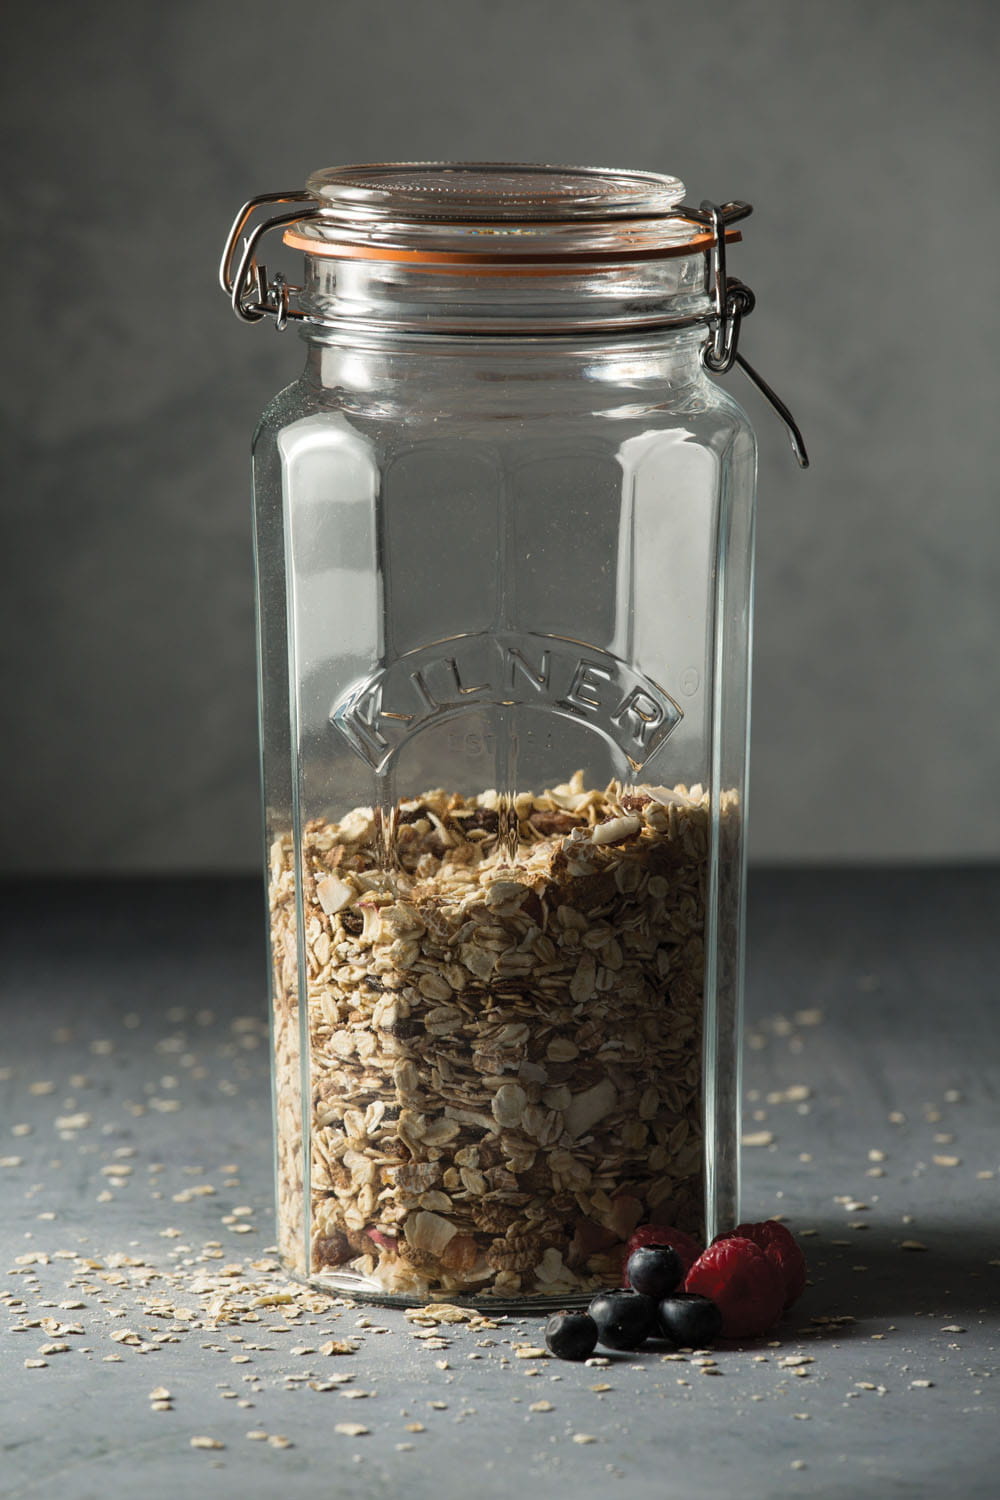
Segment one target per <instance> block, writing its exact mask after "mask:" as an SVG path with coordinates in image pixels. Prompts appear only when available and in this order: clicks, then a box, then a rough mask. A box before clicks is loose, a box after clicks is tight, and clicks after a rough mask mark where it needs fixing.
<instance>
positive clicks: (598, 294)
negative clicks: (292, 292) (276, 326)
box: [301, 253, 711, 338]
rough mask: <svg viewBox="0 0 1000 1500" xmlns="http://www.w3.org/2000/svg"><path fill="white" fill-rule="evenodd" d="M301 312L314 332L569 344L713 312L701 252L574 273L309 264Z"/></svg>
mask: <svg viewBox="0 0 1000 1500" xmlns="http://www.w3.org/2000/svg"><path fill="white" fill-rule="evenodd" d="M305 259H306V274H305V284H304V287H303V289H302V295H301V305H302V307H303V310H304V311H305V313H306V316H307V319H308V320H309V323H310V325H311V326H312V327H313V328H317V327H318V328H320V329H327V330H337V329H342V328H350V329H352V330H353V331H354V332H355V333H357V332H358V331H361V330H365V331H368V332H371V333H389V334H406V333H411V334H412V333H419V334H421V335H423V336H426V335H427V334H441V335H449V334H452V335H453V334H461V335H470V334H471V335H475V336H478V337H483V338H497V337H500V336H503V337H507V338H509V337H522V336H523V337H532V338H534V337H544V336H548V335H553V336H560V337H566V336H570V335H573V334H590V335H599V334H609V335H610V334H614V335H625V334H628V333H631V332H637V333H638V332H645V331H651V330H653V329H664V328H667V327H670V328H678V327H683V326H684V325H685V323H686V324H688V325H692V324H693V325H694V326H696V327H702V328H703V325H701V324H700V322H699V321H698V320H700V319H701V318H702V317H703V316H704V314H705V313H707V312H708V311H709V309H710V306H711V299H710V297H709V294H708V287H707V283H706V274H707V272H706V261H705V257H704V255H703V254H701V253H696V254H693V255H692V254H688V255H664V256H663V257H662V258H658V259H650V260H641V261H635V260H633V261H629V262H618V263H606V262H605V263H602V262H600V261H597V262H594V263H591V264H588V265H573V266H565V265H564V266H532V267H521V268H519V269H511V268H506V267H502V266H500V265H491V266H487V267H483V266H477V267H468V266H466V267H464V268H463V267H460V266H445V265H441V264H431V263H427V264H422V265H415V264H413V263H412V262H400V261H393V260H376V259H364V258H337V257H333V256H326V255H307V256H306V258H305Z"/></svg>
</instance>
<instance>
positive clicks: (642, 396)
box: [253, 375, 754, 454]
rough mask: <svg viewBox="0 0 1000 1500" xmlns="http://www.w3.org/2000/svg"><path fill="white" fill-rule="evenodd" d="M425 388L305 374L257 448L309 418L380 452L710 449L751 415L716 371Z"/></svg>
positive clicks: (269, 417)
mask: <svg viewBox="0 0 1000 1500" xmlns="http://www.w3.org/2000/svg"><path fill="white" fill-rule="evenodd" d="M426 397H427V393H426V392H410V393H409V399H407V397H406V396H405V395H400V394H399V393H393V392H389V391H386V390H379V389H375V390H372V389H370V388H369V389H366V390H364V391H357V390H351V389H349V388H345V387H328V386H323V385H320V384H317V382H316V381H315V380H310V379H309V378H307V377H306V376H305V375H303V376H301V377H300V378H299V379H297V380H294V381H292V382H291V383H290V384H289V385H287V386H285V387H284V388H283V389H282V390H280V391H278V392H277V393H276V395H275V396H273V397H272V399H271V400H270V401H269V402H268V404H267V406H266V407H265V408H264V411H263V412H262V413H261V416H260V419H259V421H258V424H257V428H256V431H255V434H254V440H253V445H254V449H255V451H256V450H257V449H258V448H259V447H260V446H261V445H265V446H266V445H267V444H269V443H274V442H276V441H277V440H278V438H279V437H280V436H281V434H282V433H285V432H287V431H288V430H289V429H291V428H293V427H295V426H296V425H297V424H300V423H303V422H308V423H309V427H310V429H312V434H313V435H315V433H316V432H317V431H318V430H321V429H322V427H323V426H324V425H326V426H329V428H330V429H331V435H332V434H333V433H334V432H336V433H337V434H338V440H341V439H342V437H343V434H344V433H345V431H350V430H353V431H354V432H355V433H356V434H357V435H358V436H359V437H362V438H364V439H367V440H370V441H374V442H375V444H376V447H377V448H378V449H379V450H381V452H382V453H383V454H391V452H392V451H393V450H395V449H397V448H400V447H403V448H410V447H412V446H413V445H414V444H423V443H433V444H435V445H436V446H437V445H444V444H448V443H456V444H464V443H468V442H476V443H485V444H487V445H488V446H499V447H506V446H507V445H508V444H510V443H516V444H521V445H523V444H525V443H529V444H531V445H534V444H535V443H539V442H540V443H542V444H543V445H547V444H549V443H550V442H551V443H552V444H555V445H558V446H562V445H563V444H566V443H570V444H572V443H574V442H579V441H583V442H585V443H586V444H587V445H588V446H590V445H592V444H596V445H599V446H602V447H607V448H611V449H614V448H617V447H619V446H620V445H621V444H623V443H626V442H628V441H631V440H634V439H636V438H642V439H643V440H644V441H645V442H647V443H649V444H650V445H651V446H655V445H657V443H658V442H659V441H664V442H675V441H677V439H678V438H681V439H682V440H683V441H684V442H685V443H688V444H691V445H694V446H696V447H705V448H710V449H712V450H713V451H714V452H716V453H720V452H723V451H726V450H728V449H730V448H733V449H746V448H750V449H751V450H752V449H753V448H754V434H753V428H752V425H751V423H750V419H749V417H748V416H747V414H746V412H745V411H744V410H743V408H742V406H740V404H739V403H738V402H737V401H736V400H734V399H733V397H732V396H731V395H730V394H729V392H728V391H727V390H725V389H723V387H721V386H720V385H719V384H717V383H716V381H715V380H712V379H709V378H708V377H705V378H703V379H699V380H697V381H693V382H691V383H690V384H688V385H686V386H685V387H684V388H683V389H681V390H676V389H673V388H671V387H669V386H664V387H660V388H657V387H656V386H655V385H654V386H652V387H648V386H647V387H646V388H645V389H642V390H634V389H630V388H628V387H621V388H617V389H615V388H612V389H609V388H607V387H603V388H601V389H599V390H593V389H591V390H590V391H589V392H588V399H587V400H585V401H581V400H580V398H579V393H578V392H574V393H573V394H572V395H569V393H567V392H566V391H565V390H563V391H559V390H554V389H549V390H539V389H538V388H537V387H536V388H534V389H533V390H531V391H530V392H528V393H526V395H525V397H524V399H523V400H522V399H520V398H519V396H518V395H517V394H515V393H514V392H513V391H512V390H510V389H508V390H507V391H506V392H493V393H491V399H488V400H484V399H483V396H482V393H480V392H474V393H470V392H469V391H462V390H459V391H456V392H453V393H451V395H450V397H449V398H448V399H444V400H430V401H429V400H427V399H426Z"/></svg>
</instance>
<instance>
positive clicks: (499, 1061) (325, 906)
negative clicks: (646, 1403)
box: [270, 773, 739, 1300]
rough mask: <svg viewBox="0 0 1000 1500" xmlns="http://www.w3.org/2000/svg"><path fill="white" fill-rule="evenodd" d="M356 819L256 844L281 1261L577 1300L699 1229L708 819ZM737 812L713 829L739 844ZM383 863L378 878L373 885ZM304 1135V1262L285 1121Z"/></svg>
mask: <svg viewBox="0 0 1000 1500" xmlns="http://www.w3.org/2000/svg"><path fill="white" fill-rule="evenodd" d="M497 806H498V798H497V794H496V793H495V792H484V793H482V794H480V795H479V796H478V797H463V796H460V795H459V794H457V793H449V792H447V791H443V790H433V791H429V792H427V793H426V794H425V795H423V796H421V797H419V798H415V799H413V800H411V801H407V802H403V803H401V804H400V806H399V809H398V813H397V815H396V816H397V817H398V822H397V824H396V826H395V829H394V842H395V857H394V860H393V861H392V862H387V861H383V862H382V863H380V861H379V857H378V854H377V846H376V834H377V828H378V820H377V819H376V817H375V815H374V814H373V812H372V811H371V809H367V808H359V809H355V810H354V811H352V812H351V813H348V814H347V815H346V816H345V817H344V818H342V819H341V820H340V822H339V823H334V822H326V821H322V820H317V821H314V822H312V823H310V824H308V825H307V826H306V828H305V830H304V834H303V838H302V848H301V859H302V866H303V868H302V871H301V921H302V924H303V933H302V937H303V944H302V946H303V950H304V959H305V970H306V980H307V994H306V1005H307V1023H308V1024H307V1028H306V1029H307V1031H308V1046H309V1059H308V1061H309V1073H308V1077H309V1080H310V1085H309V1086H310V1092H311V1099H310V1102H309V1104H308V1106H307V1110H304V1109H303V1107H302V1096H301V1088H302V1084H301V1082H300V1077H301V1070H300V1040H299V1038H300V1024H299V955H298V949H299V942H298V929H297V912H296V872H295V854H294V848H293V840H292V838H291V837H290V836H286V837H282V838H279V839H277V840H276V841H275V842H274V844H273V846H272V849H271V859H270V877H271V878H270V905H271V921H272V954H273V970H274V986H273V988H274V1011H275V1015H274V1046H275V1085H276V1095H277V1099H278V1136H279V1139H278V1177H279V1220H280V1224H279V1236H280V1244H281V1248H282V1252H283V1254H284V1257H285V1260H286V1263H287V1264H289V1265H290V1266H291V1267H292V1268H294V1269H296V1270H298V1271H300V1272H302V1273H306V1274H310V1275H313V1276H319V1277H321V1278H324V1277H330V1276H333V1275H335V1276H336V1278H337V1282H336V1284H343V1282H344V1280H345V1278H347V1279H353V1284H354V1285H356V1286H357V1288H358V1290H361V1291H363V1290H367V1291H369V1292H371V1293H373V1294H391V1295H399V1296H403V1297H404V1298H414V1299H419V1300H426V1299H427V1298H428V1297H429V1296H430V1297H433V1296H441V1295H442V1294H454V1295H463V1296H467V1297H468V1296H475V1297H484V1298H489V1297H491V1296H492V1297H496V1296H498V1295H500V1296H506V1297H509V1296H514V1297H521V1296H523V1297H532V1296H535V1297H566V1296H572V1295H584V1294H586V1293H587V1292H589V1291H591V1290H593V1289H595V1288H596V1287H598V1286H599V1285H601V1284H602V1282H603V1281H604V1280H606V1278H607V1275H608V1267H609V1265H610V1264H611V1262H612V1261H613V1260H614V1256H615V1253H616V1246H619V1247H620V1244H621V1242H623V1241H624V1240H625V1239H626V1238H627V1236H628V1234H629V1233H630V1232H631V1230H632V1228H633V1227H634V1226H635V1224H636V1223H638V1222H639V1221H640V1220H641V1219H643V1218H644V1217H648V1216H649V1215H650V1214H652V1213H655V1214H656V1215H658V1216H663V1215H669V1219H670V1222H672V1223H674V1224H677V1225H678V1227H680V1228H684V1229H686V1230H688V1231H689V1232H694V1233H697V1232H699V1231H700V1229H701V1220H702V1205H703V1176H702V1174H703V1146H702V1142H703V1122H702V1099H701V1049H702V1031H703V1010H704V952H705V947H704V945H705V911H706V899H707V897H706V889H707V864H708V851H709V801H708V796H707V794H706V793H705V792H704V791H703V789H702V788H701V787H694V788H692V789H691V790H690V791H689V790H688V789H687V788H686V787H675V788H669V789H667V788H661V787H657V788H644V787H639V788H635V787H632V788H629V789H628V792H627V793H626V792H625V790H624V788H623V787H622V786H621V785H620V784H619V783H614V782H613V783H612V784H611V785H610V786H609V787H608V788H606V790H604V791H603V792H601V791H596V790H587V789H585V788H584V786H583V781H582V776H580V774H579V773H578V774H577V775H576V776H574V777H573V778H572V779H571V781H570V782H568V783H566V784H564V785H562V786H557V787H555V788H553V789H551V790H549V791H546V792H544V793H542V794H541V795H537V796H533V795H526V794H524V795H519V796H518V798H517V799H516V802H515V810H516V814H517V819H518V827H517V832H518V839H517V845H516V850H514V851H513V852H511V850H510V849H509V848H508V847H507V845H506V844H504V843H502V841H501V839H500V836H499V833H498V826H499V818H498V815H497V811H496V809H497ZM738 814H739V809H738V804H737V800H736V798H735V796H729V795H727V796H724V797H723V799H722V821H723V825H724V831H725V827H726V825H729V826H730V827H733V826H735V824H734V820H735V819H736V818H737V817H738ZM390 864H391V868H390V867H389V865H390ZM306 1114H307V1115H308V1120H309V1125H308V1130H309V1141H308V1146H309V1153H308V1157H309V1174H310V1175H309V1190H310V1191H309V1209H310V1222H311V1232H312V1239H311V1245H310V1246H309V1247H308V1250H307V1247H306V1245H305V1231H304V1223H305V1213H304V1210H305V1203H304V1193H305V1177H304V1172H305V1161H306V1152H305V1151H304V1145H305V1144H306V1143H305V1142H304V1140H303V1117H304V1115H306Z"/></svg>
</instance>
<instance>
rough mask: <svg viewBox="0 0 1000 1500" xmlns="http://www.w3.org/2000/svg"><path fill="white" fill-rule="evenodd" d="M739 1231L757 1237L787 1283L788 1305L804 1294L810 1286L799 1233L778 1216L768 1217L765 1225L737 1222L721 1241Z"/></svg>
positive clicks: (744, 1237) (757, 1240)
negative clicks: (778, 1220) (776, 1217)
mask: <svg viewBox="0 0 1000 1500" xmlns="http://www.w3.org/2000/svg"><path fill="white" fill-rule="evenodd" d="M734 1234H738V1235H739V1236H740V1237H741V1238H742V1239H745V1240H753V1242H754V1244H755V1245H757V1246H759V1248H760V1249H761V1250H763V1252H764V1254H765V1255H766V1256H767V1258H768V1260H769V1261H771V1263H772V1264H773V1265H774V1266H775V1267H776V1269H777V1270H778V1272H779V1274H780V1276H781V1279H782V1281H783V1282H784V1286H785V1306H786V1307H791V1305H792V1303H793V1302H797V1301H798V1300H799V1298H800V1297H801V1296H802V1293H803V1292H804V1290H805V1285H806V1258H805V1256H804V1255H803V1254H802V1251H801V1250H800V1249H799V1246H798V1243H797V1241H796V1239H795V1236H794V1235H793V1234H792V1233H791V1232H790V1231H789V1230H787V1229H786V1228H785V1226H784V1224H778V1223H777V1222H776V1221H775V1220H774V1219H765V1220H764V1222H763V1223H761V1224H737V1226H736V1228H735V1229H733V1230H731V1231H730V1233H729V1234H719V1235H716V1237H715V1241H714V1243H715V1244H718V1243H719V1241H720V1240H726V1239H731V1238H732V1236H733V1235H734Z"/></svg>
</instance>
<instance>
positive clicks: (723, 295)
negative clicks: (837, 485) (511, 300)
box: [219, 188, 809, 469]
mask: <svg viewBox="0 0 1000 1500" xmlns="http://www.w3.org/2000/svg"><path fill="white" fill-rule="evenodd" d="M280 203H295V204H306V203H311V204H313V205H314V206H313V207H312V208H294V209H290V210H288V211H286V212H284V213H279V214H275V215H273V216H272V217H271V218H269V219H262V220H259V221H258V223H257V224H256V225H255V226H254V228H253V229H252V230H250V232H249V233H248V234H246V237H245V238H244V240H243V248H242V251H241V252H240V253H239V258H238V260H237V250H238V246H239V241H240V236H241V235H243V234H244V231H245V230H246V229H247V226H248V225H249V223H250V220H251V219H252V218H253V216H254V214H255V213H256V212H257V210H258V209H259V208H263V207H264V205H265V204H268V205H270V204H280ZM315 204H316V200H315V198H314V197H313V195H312V194H311V193H307V192H305V191H303V190H302V189H300V188H299V189H295V190H293V191H292V192H287V193H260V194H258V196H257V197H256V198H251V199H249V200H248V202H246V203H245V204H244V205H243V207H242V208H241V209H240V211H239V213H238V214H237V215H236V218H235V219H234V220H233V225H232V228H231V229H230V231H229V236H228V238H227V240H226V247H225V249H224V251H223V253H222V260H221V262H220V265H219V283H220V285H221V287H222V290H223V291H224V292H225V293H226V295H227V296H228V297H229V300H230V303H231V305H232V309H233V312H234V313H235V314H236V316H237V317H238V318H239V319H240V320H241V321H242V322H244V323H259V322H260V321H261V320H262V319H264V318H267V317H272V318H273V319H274V326H275V328H276V330H277V331H278V332H279V333H281V332H283V331H284V329H285V328H286V327H287V326H288V323H289V321H309V315H308V313H306V312H304V311H303V310H302V309H301V308H300V307H298V306H296V305H295V303H294V302H293V300H292V298H293V297H294V296H295V295H297V294H298V293H300V292H301V291H302V288H301V287H300V286H295V285H293V284H292V283H291V282H289V281H288V280H287V279H286V278H285V277H284V276H283V275H282V273H281V272H280V271H278V272H276V273H275V275H274V276H273V277H272V278H269V277H268V273H267V267H266V266H265V265H264V264H263V263H262V262H259V261H258V260H257V247H258V246H259V245H260V243H261V242H262V240H263V239H264V237H265V235H267V234H269V233H270V232H271V230H272V229H282V228H285V227H287V226H288V225H290V224H301V223H304V222H306V221H307V220H309V219H318V218H321V217H322V212H323V211H322V209H321V208H319V207H317V206H315ZM752 212H753V209H752V207H751V205H750V204H749V203H743V202H740V201H738V200H734V201H732V202H728V203H723V204H717V203H712V202H710V201H708V200H707V199H706V200H704V201H703V202H702V204H701V205H700V207H699V208H694V207H692V206H690V205H687V204H681V205H679V206H678V207H677V208H673V209H669V210H667V212H665V213H663V214H662V215H660V217H662V218H664V219H686V220H688V221H690V222H693V223H696V224H700V225H702V226H703V227H704V228H706V229H707V230H708V231H709V234H710V238H709V242H708V244H707V245H706V247H705V260H706V292H707V293H708V295H709V296H710V297H711V299H712V306H711V309H710V310H709V311H708V312H705V313H694V314H690V315H683V316H681V317H677V318H664V319H663V320H662V321H661V322H659V323H658V324H657V326H658V327H662V328H689V327H692V326H693V325H694V324H697V323H704V324H705V325H706V326H707V328H708V339H707V341H706V343H705V346H704V348H703V349H702V356H701V357H702V363H703V364H704V366H705V368H706V369H707V370H709V371H710V372H711V373H712V374H713V375H727V374H728V373H729V371H730V370H731V369H732V368H733V365H734V364H735V365H738V366H739V367H740V369H741V370H742V371H743V373H744V375H745V376H746V377H747V379H748V380H749V381H750V382H751V384H752V385H754V386H756V388H757V390H758V391H759V392H760V394H761V395H762V396H763V397H764V399H765V401H767V402H768V403H769V405H770V406H771V407H772V408H773V409H774V411H775V412H776V413H777V415H778V417H780V419H781V421H782V422H783V423H784V425H785V429H786V431H787V433H788V438H789V441H790V443H791V446H792V452H793V453H794V455H795V458H796V461H797V463H798V465H799V467H800V468H802V469H807V468H808V467H809V456H808V454H807V452H806V446H805V442H804V440H803V437H802V433H801V431H800V429H799V426H798V424H797V423H796V421H795V418H794V417H793V416H792V414H791V412H790V411H789V409H788V407H787V406H786V405H785V403H784V402H783V401H782V400H781V398H780V396H778V395H777V394H776V392H775V391H774V390H773V389H772V387H771V386H770V385H768V383H767V381H766V380H764V378H763V376H761V375H759V374H758V373H757V371H756V370H755V369H754V368H753V366H752V365H750V364H748V363H747V361H746V360H745V359H744V358H743V356H742V354H740V352H739V338H740V327H741V324H742V321H743V319H744V318H745V317H747V316H749V314H750V313H751V312H753V309H754V305H755V302H756V298H755V297H754V294H753V292H752V291H751V290H750V288H749V287H748V286H747V285H746V284H745V283H744V282H742V281H740V280H738V278H737V277H735V276H729V275H728V274H727V271H726V230H727V228H729V226H730V225H732V224H734V223H736V222H737V221H738V220H740V219H745V218H746V217H747V216H748V215H749V214H751V213H752Z"/></svg>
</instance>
